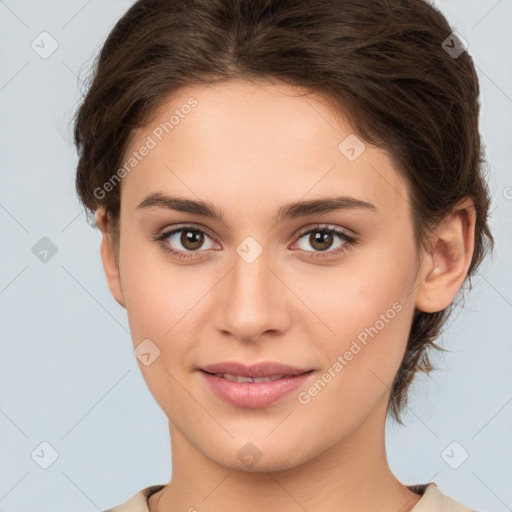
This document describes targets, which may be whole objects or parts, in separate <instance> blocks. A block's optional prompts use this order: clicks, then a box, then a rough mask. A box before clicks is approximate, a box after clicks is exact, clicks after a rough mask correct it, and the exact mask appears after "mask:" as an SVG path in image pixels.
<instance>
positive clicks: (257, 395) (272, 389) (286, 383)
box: [201, 370, 313, 408]
mask: <svg viewBox="0 0 512 512" xmlns="http://www.w3.org/2000/svg"><path fill="white" fill-rule="evenodd" d="M201 373H202V374H203V376H204V378H205V379H206V382H208V384H209V385H210V388H211V389H212V390H213V392H214V393H215V394H216V395H217V396H219V397H220V398H222V399H223V400H225V401H226V402H229V403H230V404H233V405H237V406H239V407H250V408H257V407H265V406H267V405H271V404H273V403H274V402H277V401H278V400H280V399H281V398H283V397H284V396H286V395H288V394H289V393H291V392H292V391H294V390H296V389H297V388H298V387H300V386H301V385H302V384H304V382H305V381H306V380H307V379H308V378H309V377H310V376H311V375H312V373H313V372H312V371H310V372H307V373H301V374H300V375H295V376H293V377H287V378H283V379H278V380H274V381H269V382H233V381H232V380H228V379H224V378H222V377H216V376H215V375H212V374H210V373H206V372H205V371H202V370H201Z"/></svg>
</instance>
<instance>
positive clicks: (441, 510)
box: [408, 482, 476, 512]
mask: <svg viewBox="0 0 512 512" xmlns="http://www.w3.org/2000/svg"><path fill="white" fill-rule="evenodd" d="M408 488H409V489H410V490H412V491H413V492H417V493H419V494H422V497H421V498H420V500H419V501H418V503H416V505H415V506H414V507H413V508H412V509H411V512H476V511H474V510H472V509H470V508H468V507H466V506H465V505H463V504H462V503H459V502H458V501H455V500H454V499H453V498H451V497H450V496H447V495H446V494H444V493H443V492H442V491H441V490H440V489H439V487H438V486H437V484H436V483H434V482H430V483H428V484H419V485H410V486H408Z"/></svg>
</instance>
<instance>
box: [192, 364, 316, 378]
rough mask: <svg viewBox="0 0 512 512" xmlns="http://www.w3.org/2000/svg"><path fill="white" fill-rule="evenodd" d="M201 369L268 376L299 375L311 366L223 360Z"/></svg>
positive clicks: (211, 371) (245, 375)
mask: <svg viewBox="0 0 512 512" xmlns="http://www.w3.org/2000/svg"><path fill="white" fill-rule="evenodd" d="M200 369H201V370H203V371H205V372H208V373H231V374H234V375H242V376H243V377H269V376H270V375H299V374H301V373H305V372H308V371H310V370H311V368H299V367H297V366H290V365H287V364H282V363H278V362H274V361H267V362H262V363H254V364H244V363H241V362H238V361H225V362H222V363H215V364H210V365H208V366H202V367H201V368H200Z"/></svg>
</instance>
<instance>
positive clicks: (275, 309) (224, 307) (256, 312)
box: [214, 251, 293, 342]
mask: <svg viewBox="0 0 512 512" xmlns="http://www.w3.org/2000/svg"><path fill="white" fill-rule="evenodd" d="M249 261H250V260H249ZM249 261H246V260H245V259H244V258H243V257H241V256H239V255H238V254H236V255H235V256H234V264H233V267H232V268H231V270H230V272H228V274H227V275H226V276H225V277H224V278H223V279H222V281H221V282H220V283H219V285H218V291H217V293H218V296H217V297H216V300H217V305H216V307H215V314H214V326H215V328H216V329H217V331H219V332H221V333H222V334H223V335H224V336H227V335H231V336H233V337H235V338H236V339H238V340H239V341H242V342H251V341H255V340H257V339H261V337H262V336H264V335H265V336H277V335H279V334H282V333H284V332H286V331H287V329H289V327H290V325H291V323H292V318H291V316H292V313H291V308H292V307H293V301H292V299H291V297H292V293H291V292H290V291H289V289H288V288H287V287H286V285H285V284H284V283H283V279H282V278H281V277H280V276H279V275H278V272H276V271H275V270H274V269H272V268H271V266H272V264H271V262H269V261H268V257H267V253H266V252H265V251H264V252H263V253H262V254H260V255H259V256H258V257H257V258H256V259H255V260H254V261H252V262H249Z"/></svg>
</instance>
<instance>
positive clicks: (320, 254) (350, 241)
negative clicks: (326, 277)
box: [153, 225, 358, 259]
mask: <svg viewBox="0 0 512 512" xmlns="http://www.w3.org/2000/svg"><path fill="white" fill-rule="evenodd" d="M181 231H192V232H197V233H202V234H203V235H206V236H208V237H209V238H212V236H211V235H210V234H209V233H208V232H207V231H205V230H204V229H201V228H199V227H196V226H190V225H185V226H179V227H177V228H173V229H171V230H169V231H165V232H164V233H161V234H160V235H157V236H156V237H155V238H154V239H153V240H154V241H156V242H159V243H160V246H161V248H162V250H163V251H165V252H166V253H169V254H171V255H172V256H176V257H178V258H182V259H190V258H196V257H197V256H194V254H196V253H198V252H200V250H197V251H177V250H175V249H172V248H171V247H169V245H168V244H165V243H164V240H165V239H166V238H169V237H170V236H172V235H174V234H175V233H179V232H181ZM314 232H320V233H333V234H334V235H337V236H338V237H339V239H341V241H342V242H344V243H343V245H341V246H340V247H338V248H337V249H335V250H326V251H305V252H308V253H311V256H312V257H313V258H318V259H321V258H330V257H334V256H335V255H338V254H343V253H345V252H347V251H348V250H350V249H351V248H352V247H353V246H355V245H356V244H357V242H358V240H357V239H356V238H354V237H353V236H350V235H348V234H347V233H345V232H344V231H341V230H339V229H335V228H332V227H329V226H325V225H317V226H314V227H313V228H310V229H308V230H307V231H304V232H301V233H299V234H298V240H300V239H301V238H303V237H304V236H305V235H309V234H311V233H314Z"/></svg>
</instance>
